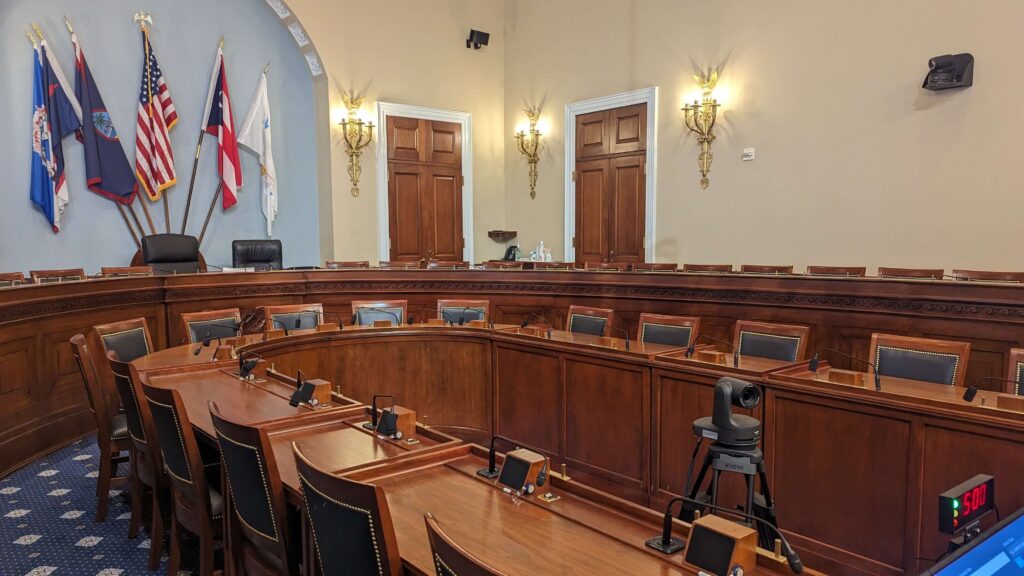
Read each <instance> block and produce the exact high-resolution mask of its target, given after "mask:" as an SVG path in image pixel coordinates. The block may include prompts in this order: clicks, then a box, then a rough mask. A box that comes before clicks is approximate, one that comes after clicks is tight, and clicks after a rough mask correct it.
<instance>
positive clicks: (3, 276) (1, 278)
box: [0, 272, 25, 288]
mask: <svg viewBox="0 0 1024 576" xmlns="http://www.w3.org/2000/svg"><path fill="white" fill-rule="evenodd" d="M24 283H25V276H24V275H23V274H22V273H21V272H0V288H10V287H11V286H21V285H22V284H24Z"/></svg>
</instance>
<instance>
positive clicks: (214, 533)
mask: <svg viewBox="0 0 1024 576" xmlns="http://www.w3.org/2000/svg"><path fill="white" fill-rule="evenodd" d="M142 390H143V393H144V394H145V396H146V404H147V405H148V407H149V411H150V413H151V414H152V417H153V430H154V431H155V432H156V440H157V444H159V446H160V455H161V457H162V458H163V463H164V471H165V472H166V473H167V477H168V479H169V483H170V485H171V496H172V500H173V502H174V503H173V505H172V506H171V551H170V558H169V559H168V561H167V574H168V576H176V575H177V574H178V568H179V566H180V565H181V538H182V537H181V534H180V530H179V527H184V528H185V529H186V530H188V531H189V532H191V533H192V534H195V535H196V536H198V537H199V574H200V576H213V571H214V541H215V540H218V539H220V538H221V537H222V534H223V526H224V523H223V517H224V497H223V496H222V495H221V491H220V489H219V486H217V484H218V481H217V479H218V478H219V477H220V470H219V467H218V466H216V465H215V464H214V463H212V462H209V463H204V460H203V457H202V454H201V453H200V451H199V445H198V444H197V443H196V437H195V432H194V431H193V430H192V423H191V422H190V421H189V419H188V413H187V412H186V411H185V405H184V404H183V403H182V401H181V395H180V394H178V391H177V390H171V389H165V388H155V387H153V386H149V385H146V384H143V385H142Z"/></svg>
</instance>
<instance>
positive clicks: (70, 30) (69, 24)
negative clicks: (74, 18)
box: [64, 14, 75, 34]
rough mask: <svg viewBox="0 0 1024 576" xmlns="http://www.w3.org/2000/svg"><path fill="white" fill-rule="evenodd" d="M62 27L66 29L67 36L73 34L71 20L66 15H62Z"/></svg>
mask: <svg viewBox="0 0 1024 576" xmlns="http://www.w3.org/2000/svg"><path fill="white" fill-rule="evenodd" d="M64 25H65V26H67V27H68V34H74V33H75V29H74V28H72V27H71V20H70V19H69V18H68V15H67V14H65V15H64Z"/></svg>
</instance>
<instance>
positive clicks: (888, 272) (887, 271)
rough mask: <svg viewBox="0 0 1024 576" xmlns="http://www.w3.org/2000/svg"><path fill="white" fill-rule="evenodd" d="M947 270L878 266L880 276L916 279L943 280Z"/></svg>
mask: <svg viewBox="0 0 1024 576" xmlns="http://www.w3.org/2000/svg"><path fill="white" fill-rule="evenodd" d="M945 272H946V271H945V270H943V269H942V268H887V267H884V266H879V267H878V277H879V278H894V279H903V280H915V279H921V278H924V279H931V280H942V275H943V274H945Z"/></svg>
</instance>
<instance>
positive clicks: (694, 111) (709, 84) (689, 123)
mask: <svg viewBox="0 0 1024 576" xmlns="http://www.w3.org/2000/svg"><path fill="white" fill-rule="evenodd" d="M694 79H695V80H697V84H698V85H699V86H700V89H701V93H702V97H701V100H699V101H698V100H694V102H693V104H687V105H686V106H683V115H684V121H685V123H686V128H687V129H688V130H689V131H690V132H693V133H694V134H696V135H697V143H698V144H700V153H699V154H698V155H697V167H698V168H699V169H700V176H701V178H700V187H701V188H702V189H705V190H706V189H707V187H708V185H709V184H710V180H709V179H708V174H709V173H710V172H711V163H712V162H713V161H714V156H713V155H712V154H711V143H712V142H714V141H715V133H714V129H715V123H716V122H717V120H718V108H719V104H718V101H716V100H715V99H714V98H713V97H712V96H711V93H712V91H713V90H714V89H715V85H716V84H717V83H718V72H717V71H714V72H709V73H708V74H702V75H700V76H694Z"/></svg>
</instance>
